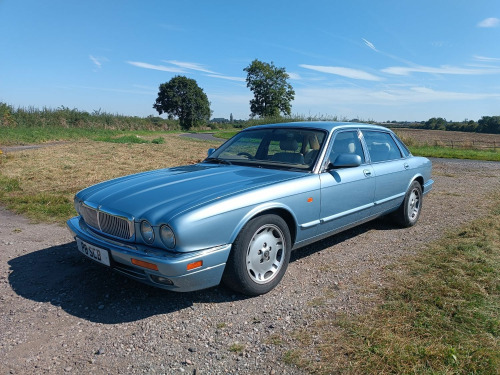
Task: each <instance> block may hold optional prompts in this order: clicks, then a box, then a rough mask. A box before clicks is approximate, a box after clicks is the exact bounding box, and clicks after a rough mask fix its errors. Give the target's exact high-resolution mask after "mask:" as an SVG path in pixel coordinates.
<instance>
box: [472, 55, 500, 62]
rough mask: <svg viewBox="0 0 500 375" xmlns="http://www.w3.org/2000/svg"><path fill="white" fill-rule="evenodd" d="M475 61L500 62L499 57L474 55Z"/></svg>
mask: <svg viewBox="0 0 500 375" xmlns="http://www.w3.org/2000/svg"><path fill="white" fill-rule="evenodd" d="M474 60H476V61H482V62H497V61H498V62H500V58H499V57H486V56H477V55H474Z"/></svg>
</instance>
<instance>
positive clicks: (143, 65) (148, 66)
mask: <svg viewBox="0 0 500 375" xmlns="http://www.w3.org/2000/svg"><path fill="white" fill-rule="evenodd" d="M127 63H128V64H130V65H133V66H137V67H139V68H144V69H153V70H160V71H162V72H170V73H185V71H184V70H183V69H179V68H176V67H171V66H165V65H153V64H148V63H144V62H139V61H127Z"/></svg>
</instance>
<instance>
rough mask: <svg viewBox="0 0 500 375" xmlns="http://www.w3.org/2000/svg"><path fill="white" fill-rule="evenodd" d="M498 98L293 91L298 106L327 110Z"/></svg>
mask: <svg viewBox="0 0 500 375" xmlns="http://www.w3.org/2000/svg"><path fill="white" fill-rule="evenodd" d="M485 99H500V94H491V93H468V92H454V91H436V90H432V89H429V88H426V87H419V86H416V87H409V88H400V87H396V88H388V89H385V90H377V89H375V90H371V89H366V88H320V89H315V88H307V89H297V90H296V95H295V101H294V103H295V104H296V105H300V106H323V107H327V108H328V107H330V106H331V105H332V103H337V104H343V105H376V106H392V105H402V104H412V103H414V104H417V103H433V102H436V101H440V102H446V101H470V100H485Z"/></svg>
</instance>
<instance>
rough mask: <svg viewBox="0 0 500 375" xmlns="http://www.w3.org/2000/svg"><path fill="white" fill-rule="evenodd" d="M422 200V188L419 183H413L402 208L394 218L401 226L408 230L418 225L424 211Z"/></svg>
mask: <svg viewBox="0 0 500 375" xmlns="http://www.w3.org/2000/svg"><path fill="white" fill-rule="evenodd" d="M422 198H423V196H422V186H420V183H419V182H418V181H413V183H412V184H411V186H410V188H409V189H408V191H407V192H406V195H405V199H404V201H403V203H402V204H401V207H399V209H398V210H397V211H396V212H395V213H394V218H395V220H396V222H397V223H398V224H399V225H400V226H402V227H403V228H407V227H411V226H413V225H415V224H416V223H417V220H418V218H419V217H420V211H421V210H422Z"/></svg>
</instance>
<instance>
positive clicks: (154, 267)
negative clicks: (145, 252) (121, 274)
mask: <svg viewBox="0 0 500 375" xmlns="http://www.w3.org/2000/svg"><path fill="white" fill-rule="evenodd" d="M130 261H131V262H132V264H135V265H136V266H139V267H142V268H147V269H148V270H153V271H158V266H157V265H156V264H154V263H149V262H145V261H143V260H139V259H134V258H132V259H130Z"/></svg>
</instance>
